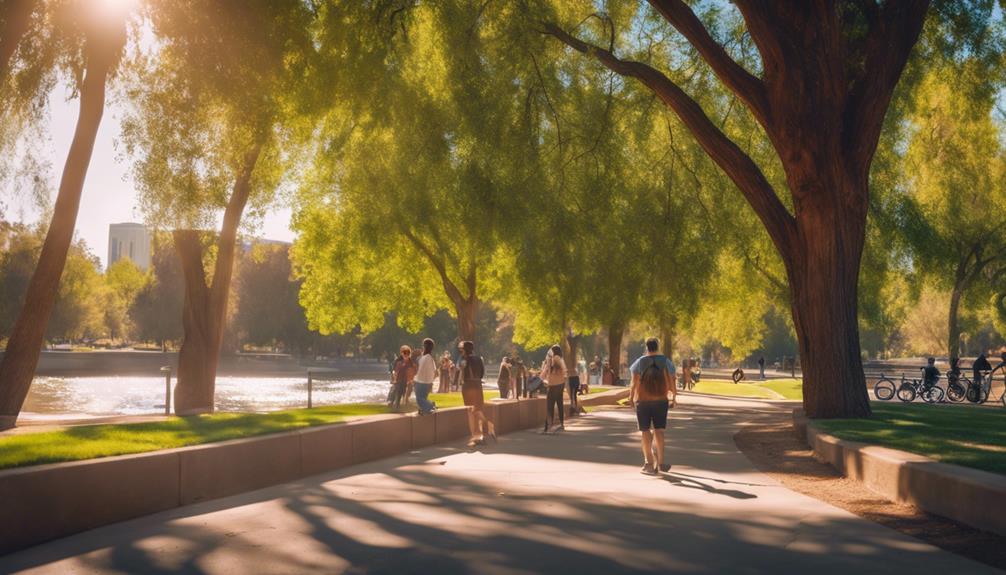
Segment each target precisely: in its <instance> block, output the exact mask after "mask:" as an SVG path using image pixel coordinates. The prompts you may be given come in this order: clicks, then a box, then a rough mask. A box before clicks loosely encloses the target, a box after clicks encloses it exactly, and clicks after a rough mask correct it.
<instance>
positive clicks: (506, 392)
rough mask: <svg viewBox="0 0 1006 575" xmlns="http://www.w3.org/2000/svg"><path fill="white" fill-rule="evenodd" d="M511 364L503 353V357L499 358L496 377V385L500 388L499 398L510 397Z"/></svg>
mask: <svg viewBox="0 0 1006 575" xmlns="http://www.w3.org/2000/svg"><path fill="white" fill-rule="evenodd" d="M511 371H512V366H511V365H510V357H509V356H506V355H504V356H503V359H502V360H500V372H499V376H497V378H496V386H497V387H498V388H499V390H500V399H507V398H508V397H510V380H511V379H512V374H511V373H510V372H511Z"/></svg>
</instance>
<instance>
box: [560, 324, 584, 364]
mask: <svg viewBox="0 0 1006 575" xmlns="http://www.w3.org/2000/svg"><path fill="white" fill-rule="evenodd" d="M581 337H583V336H580V335H575V334H574V333H573V328H571V327H570V328H567V329H566V332H565V333H564V334H563V337H562V347H563V350H562V352H563V354H564V356H565V360H566V371H567V372H568V373H569V375H579V373H578V372H577V365H576V357H577V354H578V353H579V351H580V349H579V348H580V338H581Z"/></svg>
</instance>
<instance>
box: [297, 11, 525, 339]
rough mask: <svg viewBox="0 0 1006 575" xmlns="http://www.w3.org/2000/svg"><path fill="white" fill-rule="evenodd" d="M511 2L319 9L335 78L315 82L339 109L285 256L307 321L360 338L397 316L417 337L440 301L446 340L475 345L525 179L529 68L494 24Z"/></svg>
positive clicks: (329, 120) (327, 122) (328, 119)
mask: <svg viewBox="0 0 1006 575" xmlns="http://www.w3.org/2000/svg"><path fill="white" fill-rule="evenodd" d="M513 9H514V8H513V7H509V6H502V5H484V6H482V5H479V4H477V3H474V2H442V3H422V4H417V5H410V6H408V7H407V8H404V9H403V10H400V11H399V10H388V11H385V12H382V11H381V10H379V9H375V8H374V7H372V6H369V5H362V4H360V5H357V4H353V3H346V4H326V5H325V6H323V7H322V11H321V15H320V21H321V25H320V28H321V30H322V32H321V33H320V38H321V41H320V53H321V55H322V57H323V59H324V61H325V62H326V63H327V65H329V66H330V67H331V68H330V70H328V71H327V75H328V76H329V77H331V78H334V80H332V81H331V84H326V83H325V82H326V79H325V78H324V77H320V78H319V83H320V85H323V86H326V87H329V86H330V87H331V89H332V97H333V98H334V99H335V101H334V102H333V103H334V104H335V106H333V109H332V110H331V111H330V112H329V113H328V114H326V116H325V118H324V119H323V121H322V127H321V128H320V133H321V134H322V138H323V143H322V145H321V147H320V150H319V153H318V155H317V159H316V161H315V163H314V170H313V172H312V174H311V175H310V176H309V178H308V180H307V183H306V185H305V186H303V190H302V192H301V195H300V202H299V205H300V209H299V210H298V216H297V218H296V225H295V227H296V229H297V230H298V231H299V237H298V240H297V242H296V244H295V246H294V250H293V257H294V261H295V262H296V267H297V270H298V273H299V274H300V276H301V277H302V278H303V279H304V284H303V288H302V292H301V302H302V304H303V305H304V307H305V308H306V310H307V316H308V319H309V321H310V324H311V326H312V328H315V329H319V330H321V331H322V332H323V333H331V332H346V331H349V330H352V329H353V328H354V327H356V326H357V325H359V326H361V327H362V328H363V330H364V331H370V330H373V329H376V328H378V327H380V325H381V324H382V323H383V321H384V317H385V313H386V312H390V311H397V312H398V313H397V317H398V320H399V321H401V322H402V323H403V325H405V326H406V327H408V328H411V329H419V327H420V326H421V325H422V320H423V318H424V317H426V316H429V315H432V313H434V312H435V311H436V310H438V309H441V308H447V309H449V310H450V311H451V312H452V314H453V315H454V317H455V318H456V319H457V324H458V337H459V338H461V339H474V337H475V331H476V321H475V320H476V316H477V313H478V309H479V305H480V302H481V301H482V300H484V299H485V297H486V294H487V293H488V292H489V291H490V286H487V281H488V278H489V277H490V275H489V274H488V273H487V269H488V268H489V267H491V266H493V265H494V259H493V257H494V254H495V253H496V247H497V245H498V238H499V236H500V233H501V230H504V229H508V228H512V227H513V226H514V225H516V224H517V223H518V221H519V218H520V217H521V214H520V213H519V212H517V211H516V210H515V209H514V207H515V204H514V198H515V197H517V196H518V195H519V194H521V193H522V190H523V189H524V187H525V186H530V185H533V182H531V181H529V180H528V178H527V177H526V170H525V167H524V166H525V164H526V162H527V161H528V160H527V159H526V158H525V156H524V154H525V150H526V149H527V145H526V144H527V142H528V141H529V140H530V138H531V136H530V126H529V124H528V122H527V121H526V120H524V119H523V118H524V115H523V113H522V111H523V106H524V105H525V104H526V101H527V98H528V89H527V88H526V86H527V84H528V83H529V81H528V79H529V76H530V74H531V73H532V72H531V68H530V62H529V61H528V60H527V58H526V57H525V56H524V55H523V54H522V50H521V47H520V45H519V44H517V43H515V42H514V41H513V39H512V38H510V37H508V36H507V35H506V34H505V32H506V28H505V27H503V26H501V25H500V22H505V21H507V20H508V19H510V18H511V17H512V14H511V12H512V11H513ZM360 38H362V39H365V40H367V41H369V42H370V43H369V44H360V43H358V42H356V41H355V40H353V39H360ZM375 54H376V55H375ZM356 71H359V73H360V74H362V77H361V76H358V75H357V73H356ZM319 76H321V75H320V74H319ZM339 78H352V79H353V84H352V85H346V84H345V83H342V82H340V81H339V80H338V79H339Z"/></svg>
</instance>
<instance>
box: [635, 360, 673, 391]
mask: <svg viewBox="0 0 1006 575" xmlns="http://www.w3.org/2000/svg"><path fill="white" fill-rule="evenodd" d="M664 371H665V368H664V367H662V366H660V365H657V360H656V359H650V364H649V365H647V366H646V367H645V368H644V369H643V371H642V372H641V373H640V374H639V380H640V383H641V384H642V386H643V390H644V391H645V392H646V393H645V394H646V395H647V396H650V397H659V396H664V395H667V381H666V380H665V379H664Z"/></svg>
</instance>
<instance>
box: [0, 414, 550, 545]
mask: <svg viewBox="0 0 1006 575" xmlns="http://www.w3.org/2000/svg"><path fill="white" fill-rule="evenodd" d="M486 415H487V416H489V417H490V419H491V420H492V421H493V422H494V423H495V424H496V429H497V433H501V434H502V433H509V432H512V431H517V430H519V429H526V428H533V427H537V426H539V425H542V424H543V423H544V421H545V400H544V399H543V398H539V399H530V400H521V401H515V400H508V401H493V402H487V403H486ZM467 437H468V418H467V410H466V409H465V408H463V407H458V408H449V409H442V410H439V411H437V413H436V414H435V415H432V416H423V417H419V416H416V415H387V416H376V417H370V418H366V419H361V420H358V421H352V422H348V423H343V424H336V425H328V426H321V427H313V428H309V429H303V430H298V431H291V432H286V433H277V434H273V435H266V436H262V437H252V438H248V439H239V440H234V441H226V442H221V443H211V444H206V445H197V446H193V447H185V448H181V449H171V450H164V451H156V452H152V453H145V454H139V455H126V456H119V457H107V458H103V459H94V460H89V461H77V462H70V463H56V464H51V465H38V466H33V467H25V468H20V469H9V470H5V471H0V554H4V553H10V552H12V551H16V550H18V549H23V548H25V547H28V546H31V545H35V544H38V543H42V542H44V541H48V540H50V539H56V538H59V537H66V536H68V535H72V534H74V533H79V532H81V531H85V530H87V529H93V528H95V527H100V526H102V525H107V524H109V523H115V522H118V521H125V520H127V519H132V518H135V517H140V516H143V515H148V514H150V513H156V512H158V511H164V510H166V509H171V508H173V507H179V506H182V505H188V504H190V503H195V502H198V501H205V500H208V499H214V498H218V497H225V496H228V495H234V494H237V493H241V492H244V491H251V490H254V489H260V488H262V487H267V486H269V485H275V484H278V483H283V482H286V481H291V480H294V479H298V478H301V477H307V476H310V475H315V474H318V473H324V472H327V471H332V470H335V469H340V468H343V467H348V466H350V465H354V464H357V463H364V462H367V461H373V460H375V459H381V458H384V457H389V456H392V455H397V454H400V453H404V452H407V451H410V450H413V449H419V448H422V447H427V446H430V445H433V444H435V443H445V442H449V441H454V440H458V439H462V438H467Z"/></svg>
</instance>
